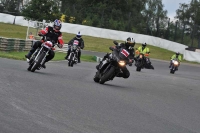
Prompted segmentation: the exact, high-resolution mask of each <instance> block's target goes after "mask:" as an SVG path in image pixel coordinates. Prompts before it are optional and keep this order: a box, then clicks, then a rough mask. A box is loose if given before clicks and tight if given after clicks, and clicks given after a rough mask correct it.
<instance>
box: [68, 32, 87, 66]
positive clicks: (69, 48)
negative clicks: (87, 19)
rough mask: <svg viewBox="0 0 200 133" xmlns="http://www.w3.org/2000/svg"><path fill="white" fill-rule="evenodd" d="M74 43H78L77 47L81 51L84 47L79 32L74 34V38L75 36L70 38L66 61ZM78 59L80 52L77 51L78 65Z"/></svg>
mask: <svg viewBox="0 0 200 133" xmlns="http://www.w3.org/2000/svg"><path fill="white" fill-rule="evenodd" d="M74 42H78V46H79V47H80V48H81V49H83V48H84V46H85V45H84V40H83V38H82V36H81V33H80V31H79V32H78V33H77V34H76V36H75V37H74V38H72V39H71V40H70V41H69V42H68V51H67V55H66V57H65V59H66V60H67V59H68V56H69V54H70V52H71V46H72V45H73V43H74ZM80 57H81V50H80V49H79V51H78V63H80V62H81V60H80Z"/></svg>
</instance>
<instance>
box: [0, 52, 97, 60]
mask: <svg viewBox="0 0 200 133" xmlns="http://www.w3.org/2000/svg"><path fill="white" fill-rule="evenodd" d="M25 54H27V52H17V51H12V52H3V51H0V57H3V58H9V59H16V60H26V58H25V57H24V55H25ZM65 56H66V54H65V53H59V52H56V53H55V57H54V58H53V60H52V61H59V60H64V57H65ZM81 61H87V62H96V60H95V56H91V55H82V56H81Z"/></svg>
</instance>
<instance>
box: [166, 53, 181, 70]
mask: <svg viewBox="0 0 200 133" xmlns="http://www.w3.org/2000/svg"><path fill="white" fill-rule="evenodd" d="M174 59H178V62H179V64H178V66H179V65H180V62H181V61H182V57H181V55H180V53H179V52H176V53H175V54H173V55H172V57H171V60H170V65H169V68H170V67H171V65H172V60H174ZM177 69H178V68H177Z"/></svg>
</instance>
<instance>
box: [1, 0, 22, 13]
mask: <svg viewBox="0 0 200 133" xmlns="http://www.w3.org/2000/svg"><path fill="white" fill-rule="evenodd" d="M20 2H21V0H1V3H0V11H1V12H6V13H9V14H13V15H16V14H17V13H18V12H19V5H20Z"/></svg>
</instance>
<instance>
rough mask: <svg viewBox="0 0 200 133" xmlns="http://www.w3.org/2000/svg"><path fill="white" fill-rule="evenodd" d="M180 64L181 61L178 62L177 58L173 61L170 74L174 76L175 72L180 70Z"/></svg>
mask: <svg viewBox="0 0 200 133" xmlns="http://www.w3.org/2000/svg"><path fill="white" fill-rule="evenodd" d="M179 64H180V63H179V61H178V59H177V58H175V59H172V64H171V67H170V73H171V74H174V73H175V71H177V70H178V66H179Z"/></svg>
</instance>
